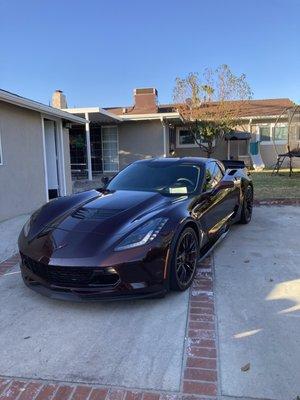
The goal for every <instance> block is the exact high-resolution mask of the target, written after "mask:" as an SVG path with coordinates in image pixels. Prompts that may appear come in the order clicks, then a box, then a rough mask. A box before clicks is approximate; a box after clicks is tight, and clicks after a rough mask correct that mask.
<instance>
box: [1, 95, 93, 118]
mask: <svg viewBox="0 0 300 400" xmlns="http://www.w3.org/2000/svg"><path fill="white" fill-rule="evenodd" d="M0 100H1V101H5V102H6V103H10V104H14V105H16V106H19V107H23V108H28V109H30V110H34V111H39V112H41V113H45V114H48V115H51V116H54V117H57V118H62V119H65V120H67V121H70V122H76V123H78V124H84V123H85V122H86V121H85V120H84V119H83V118H80V117H76V116H75V115H72V116H71V115H70V113H67V112H65V111H63V110H60V109H58V108H54V107H50V106H46V105H45V104H42V103H38V102H37V101H34V100H29V99H26V98H25V97H21V96H18V95H16V94H14V93H10V92H6V91H4V90H1V89H0Z"/></svg>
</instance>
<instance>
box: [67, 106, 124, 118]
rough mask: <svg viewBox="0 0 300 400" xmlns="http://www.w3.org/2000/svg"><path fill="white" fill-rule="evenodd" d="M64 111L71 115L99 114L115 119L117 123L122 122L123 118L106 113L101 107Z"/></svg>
mask: <svg viewBox="0 0 300 400" xmlns="http://www.w3.org/2000/svg"><path fill="white" fill-rule="evenodd" d="M63 111H66V112H68V113H71V114H86V113H88V114H90V113H99V114H103V115H105V116H106V117H110V118H112V119H115V120H116V121H122V118H121V117H120V116H119V115H116V114H113V113H112V112H110V111H106V110H104V109H103V108H100V107H79V108H64V109H63Z"/></svg>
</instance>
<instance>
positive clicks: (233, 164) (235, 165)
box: [222, 160, 246, 169]
mask: <svg viewBox="0 0 300 400" xmlns="http://www.w3.org/2000/svg"><path fill="white" fill-rule="evenodd" d="M222 163H223V164H224V167H225V169H243V168H246V166H245V163H244V161H239V160H222Z"/></svg>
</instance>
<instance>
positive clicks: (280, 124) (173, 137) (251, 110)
mask: <svg viewBox="0 0 300 400" xmlns="http://www.w3.org/2000/svg"><path fill="white" fill-rule="evenodd" d="M53 98H54V100H55V102H54V103H55V104H54V103H53V105H54V106H56V107H59V108H62V109H64V111H67V112H69V113H71V114H73V115H75V116H78V117H81V118H85V119H86V120H88V122H87V123H86V124H85V126H82V125H80V124H72V127H71V129H70V157H71V171H72V177H73V180H76V179H80V178H85V179H89V180H91V179H93V178H96V177H99V176H101V175H102V174H106V175H109V174H114V173H116V172H118V171H119V170H120V169H122V168H124V167H125V166H126V165H128V164H129V163H131V162H133V161H135V160H138V159H142V158H146V157H158V156H169V155H174V156H178V157H182V156H204V155H205V154H204V153H203V152H202V151H201V150H200V149H199V146H198V145H197V144H196V143H195V141H194V138H193V136H192V135H191V133H190V132H189V130H188V129H187V127H186V126H184V123H183V121H182V118H181V116H180V114H179V113H178V111H177V110H176V105H174V104H159V103H158V93H157V90H156V89H154V88H140V89H135V90H134V104H133V105H131V106H126V107H109V108H104V109H103V108H102V109H101V108H99V107H90V108H66V99H65V96H64V94H63V93H62V92H61V91H56V92H55V93H54V95H53ZM293 104H294V103H293V102H292V101H291V100H289V99H287V98H282V99H266V100H250V101H247V102H245V103H244V105H243V109H242V114H241V117H240V121H242V122H241V123H240V124H239V125H240V126H237V127H236V128H237V130H238V131H239V132H243V131H244V132H248V136H247V135H245V137H242V135H239V136H238V137H237V136H236V135H235V139H237V140H232V141H230V143H228V140H226V139H228V138H224V137H223V138H221V139H219V140H218V142H217V143H216V147H215V152H214V154H213V157H215V158H218V159H226V158H235V159H240V160H244V161H245V162H246V164H248V165H251V162H252V161H253V160H252V158H253V157H252V155H254V156H255V155H256V156H257V155H259V156H260V158H261V159H262V163H263V164H264V165H265V166H266V167H273V166H274V164H275V163H276V159H277V154H278V153H281V152H285V151H286V144H287V143H286V141H287V129H288V126H287V120H286V116H285V115H284V114H282V113H283V111H284V110H285V109H287V108H289V107H292V106H293ZM275 125H276V126H275ZM249 134H250V135H249ZM249 136H250V139H249ZM273 138H275V141H274V140H273ZM245 139H247V140H245ZM299 142H300V129H299ZM251 157H252V158H251ZM299 160H300V159H298V163H299ZM296 162H297V160H296Z"/></svg>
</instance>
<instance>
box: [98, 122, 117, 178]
mask: <svg viewBox="0 0 300 400" xmlns="http://www.w3.org/2000/svg"><path fill="white" fill-rule="evenodd" d="M105 128H116V130H117V136H116V137H117V140H116V143H117V157H118V161H117V169H115V170H113V171H108V170H106V169H105V160H104V146H103V144H104V142H108V141H106V140H103V137H104V135H103V130H104V129H105ZM101 147H102V170H103V173H105V174H109V173H112V174H114V173H116V172H119V170H120V157H119V154H120V153H119V128H118V125H102V126H101ZM105 157H107V156H105Z"/></svg>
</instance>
